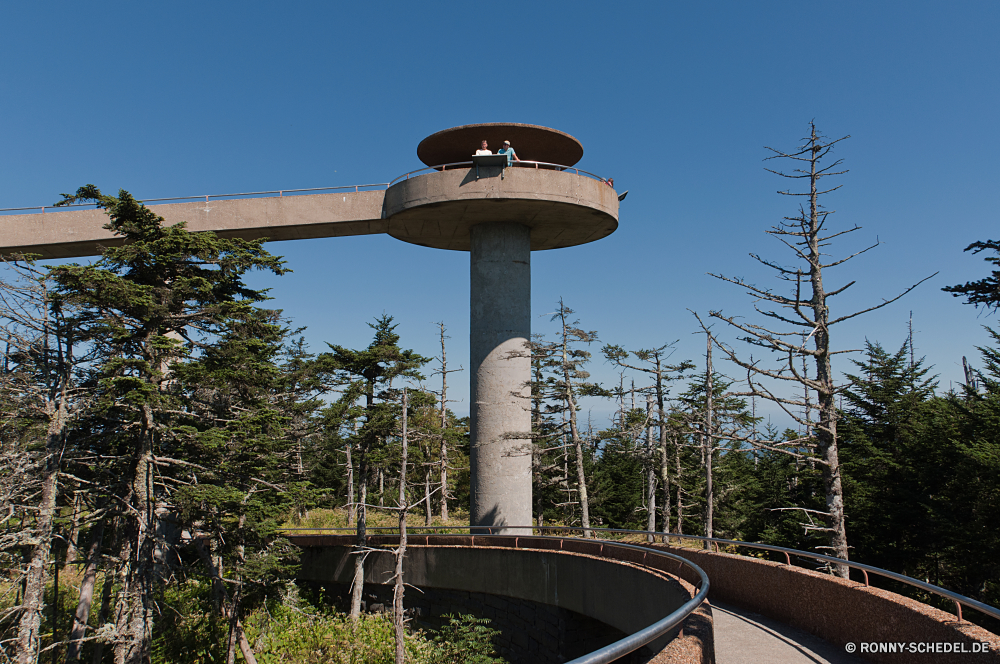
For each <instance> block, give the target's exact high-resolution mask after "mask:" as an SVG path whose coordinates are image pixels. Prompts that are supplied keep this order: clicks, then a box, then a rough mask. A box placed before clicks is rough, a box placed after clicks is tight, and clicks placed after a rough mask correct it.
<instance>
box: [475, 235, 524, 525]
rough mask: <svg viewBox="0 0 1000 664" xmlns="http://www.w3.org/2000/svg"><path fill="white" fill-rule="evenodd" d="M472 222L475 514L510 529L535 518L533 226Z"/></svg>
mask: <svg viewBox="0 0 1000 664" xmlns="http://www.w3.org/2000/svg"><path fill="white" fill-rule="evenodd" d="M470 230H471V265H472V271H471V277H472V279H471V295H472V297H471V307H470V319H471V321H470V322H471V325H470V334H469V353H470V356H471V357H470V360H471V363H472V375H471V383H472V385H471V393H472V404H471V420H472V431H471V434H472V445H471V459H470V463H471V469H470V470H471V475H472V478H471V492H472V500H471V503H472V504H471V506H470V520H471V524H472V525H473V526H493V527H494V528H499V530H496V529H494V530H493V532H494V533H496V532H503V533H513V532H514V531H513V530H511V529H509V528H505V527H506V526H529V525H530V524H531V438H530V436H529V435H528V434H530V432H531V400H530V397H531V389H530V386H529V381H530V380H531V352H530V350H529V348H528V345H527V344H528V341H529V340H530V339H531V229H529V228H528V227H527V226H522V225H520V224H514V223H486V224H477V225H475V226H473V227H472V228H471V229H470ZM528 533H529V534H530V531H528Z"/></svg>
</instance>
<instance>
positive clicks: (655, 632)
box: [283, 526, 709, 664]
mask: <svg viewBox="0 0 1000 664" xmlns="http://www.w3.org/2000/svg"><path fill="white" fill-rule="evenodd" d="M407 529H408V530H434V528H433V527H409V526H408V527H407ZM437 529H438V530H441V528H437ZM476 529H477V530H480V529H481V528H476ZM283 530H285V531H294V530H309V531H323V532H327V531H345V530H346V531H353V529H351V528H284V529H283ZM368 530H372V531H375V530H378V531H382V530H396V528H378V527H376V528H369V529H368ZM470 530H471V528H470ZM435 536H436V537H466V535H459V534H455V533H441V534H436V535H435ZM494 537H495V538H503V539H510V536H509V535H494V534H492V533H491V534H478V533H477V534H475V535H474V536H473V546H475V541H476V540H477V539H479V538H485V539H487V540H489V539H490V538H494ZM541 539H551V540H559V539H566V538H562V537H542V538H541ZM574 539H575V538H574ZM601 543H602V544H604V545H609V544H610V545H611V546H612V547H616V548H622V549H634V550H636V551H642V552H643V554H644V556H648V555H649V554H653V555H654V556H660V557H662V558H668V559H670V560H673V561H675V562H678V563H681V564H682V565H686V566H687V567H689V568H690V569H692V570H693V571H694V572H695V573H696V574H697V575H698V578H699V585H698V587H697V592H696V593H695V595H694V597H692V598H691V599H689V600H688V601H687V602H685V603H684V604H682V605H681V606H680V607H679V608H677V609H675V610H674V611H673V612H672V613H670V614H669V615H667V616H666V617H664V618H662V619H660V620H658V621H657V622H655V623H653V624H652V625H649V626H648V627H645V628H643V629H641V630H639V631H638V632H635V633H633V634H630V635H628V636H626V637H625V638H624V639H620V640H618V641H615V642H614V643H611V644H609V645H607V646H604V647H603V648H600V649H598V650H594V651H593V652H590V653H587V654H586V655H583V656H582V657H577V658H576V659H573V660H570V661H569V662H567V664H608V663H609V662H613V661H615V660H616V659H619V658H620V657H624V656H625V655H627V654H629V653H630V652H633V651H635V650H638V649H639V648H642V647H643V646H645V645H647V644H649V643H652V642H653V641H655V640H656V639H658V638H660V637H661V636H663V635H665V634H667V633H668V632H670V630H672V629H674V628H675V627H677V626H678V625H680V624H681V623H682V622H684V620H686V619H687V617H688V616H690V615H691V614H692V613H694V611H695V610H696V609H697V608H698V607H699V606H701V605H702V603H703V602H704V601H705V599H706V598H707V597H708V589H709V579H708V575H707V574H705V571H704V570H703V569H702V568H700V567H698V565H696V564H694V563H693V562H691V561H690V560H687V559H686V558H684V557H682V556H678V555H676V554H673V553H670V552H668V551H658V550H656V549H650V548H648V547H644V546H637V545H635V544H628V543H625V542H615V541H602V542H601Z"/></svg>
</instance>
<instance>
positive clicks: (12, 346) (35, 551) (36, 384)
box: [0, 257, 100, 664]
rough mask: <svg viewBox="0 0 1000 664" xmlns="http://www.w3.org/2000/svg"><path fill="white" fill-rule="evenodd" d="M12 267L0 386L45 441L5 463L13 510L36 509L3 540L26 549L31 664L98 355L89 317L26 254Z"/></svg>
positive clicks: (21, 650) (19, 653)
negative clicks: (75, 431)
mask: <svg viewBox="0 0 1000 664" xmlns="http://www.w3.org/2000/svg"><path fill="white" fill-rule="evenodd" d="M6 265H7V267H8V268H9V269H10V271H11V273H12V274H13V279H12V280H10V281H4V282H0V322H2V326H0V343H2V344H3V345H4V347H5V348H6V353H5V357H4V368H5V371H4V374H3V380H2V384H0V389H2V391H3V393H4V400H5V401H8V400H9V401H10V403H9V404H8V406H9V407H10V408H11V409H12V411H11V413H10V414H9V416H13V417H15V418H18V419H19V420H21V423H20V424H19V425H18V426H19V427H24V428H25V429H26V430H25V431H23V434H24V435H26V436H27V438H29V439H31V438H36V439H37V440H38V442H39V443H41V442H42V440H44V444H42V445H39V447H41V451H40V452H37V453H36V452H29V451H27V450H26V449H25V450H20V451H18V452H16V453H15V454H14V455H13V456H12V457H10V458H6V459H5V462H6V461H9V462H11V463H12V464H13V466H10V465H9V464H8V463H4V464H3V465H4V466H8V468H6V469H7V470H13V467H19V469H20V472H19V473H18V474H16V475H14V476H11V477H10V478H9V479H10V480H11V484H10V485H9V486H8V487H5V490H4V491H3V493H4V494H9V498H10V499H11V507H13V506H14V503H15V502H19V503H21V504H24V503H26V502H27V501H29V500H30V501H32V502H33V506H32V511H34V512H35V517H34V524H33V527H26V528H21V529H19V531H18V532H17V533H13V534H11V535H5V536H4V537H2V538H0V548H4V549H9V548H14V547H18V546H23V547H27V549H26V550H27V563H28V565H27V569H26V570H25V572H24V577H23V587H24V592H23V597H22V601H21V603H20V616H19V620H18V629H17V639H16V641H15V645H14V656H15V659H16V661H17V662H18V663H19V664H33V663H34V662H36V661H37V659H38V655H39V645H40V640H41V623H42V614H43V612H44V609H45V582H46V573H45V569H46V567H47V565H48V563H49V561H50V558H51V557H52V555H53V541H54V538H55V536H56V517H57V514H56V509H57V507H56V505H57V500H58V497H59V486H60V476H61V474H62V473H63V469H64V465H65V463H66V456H67V454H70V450H68V449H67V448H68V446H69V444H70V441H69V432H70V428H71V425H72V422H73V420H74V419H75V418H77V417H78V416H79V415H80V413H81V412H83V411H84V410H85V409H86V408H87V406H88V405H89V403H90V400H91V397H90V393H91V391H92V389H93V385H88V384H86V380H85V379H84V377H83V373H84V372H85V371H86V370H87V369H88V367H91V366H92V365H94V363H97V362H99V359H100V358H99V354H100V351H99V350H98V349H97V348H96V347H95V346H94V345H93V344H88V331H87V329H88V323H87V321H86V320H84V318H83V316H84V314H83V313H82V312H81V310H80V309H79V308H78V307H76V306H74V305H73V303H71V302H67V301H65V300H64V299H62V298H60V297H59V296H57V295H56V294H54V293H53V290H52V289H50V284H51V282H50V279H49V277H48V276H47V275H46V273H45V272H43V271H40V270H38V269H37V268H36V267H35V266H34V265H33V264H32V263H31V262H30V261H25V260H23V258H22V257H14V258H13V259H12V260H11V261H9V262H6ZM26 423H28V424H26ZM11 514H12V512H11ZM58 562H59V561H58V560H57V561H56V565H57V566H56V573H58ZM18 581H20V579H19V580H18ZM53 611H54V610H53ZM53 615H55V612H54V613H53Z"/></svg>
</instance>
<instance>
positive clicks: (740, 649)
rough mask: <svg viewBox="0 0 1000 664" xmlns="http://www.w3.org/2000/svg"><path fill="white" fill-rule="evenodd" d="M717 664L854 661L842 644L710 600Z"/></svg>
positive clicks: (840, 663)
mask: <svg viewBox="0 0 1000 664" xmlns="http://www.w3.org/2000/svg"><path fill="white" fill-rule="evenodd" d="M712 616H713V618H714V621H715V662H716V664H759V663H760V662H769V663H771V664H855V663H859V662H861V661H862V660H860V659H857V658H856V657H852V656H850V655H848V654H847V653H846V652H845V651H844V648H843V647H840V646H834V645H832V644H830V643H827V642H826V641H824V640H822V639H820V638H818V637H816V636H813V635H812V634H809V633H808V632H804V631H802V630H801V629H796V628H794V627H789V626H788V625H785V624H783V623H780V622H778V621H777V620H772V619H770V618H765V617H764V616H762V615H760V614H758V613H753V612H752V611H747V610H745V609H740V608H738V607H735V606H732V605H730V604H720V603H719V602H714V603H713V604H712Z"/></svg>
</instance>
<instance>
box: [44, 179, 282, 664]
mask: <svg viewBox="0 0 1000 664" xmlns="http://www.w3.org/2000/svg"><path fill="white" fill-rule="evenodd" d="M79 200H89V201H93V202H95V203H96V204H97V205H98V207H100V208H103V209H104V210H105V211H106V212H107V213H108V216H109V218H110V221H109V223H108V224H107V225H106V226H105V228H107V229H108V230H110V231H112V232H113V233H114V234H115V235H116V236H118V237H120V238H121V239H122V240H123V241H124V244H123V246H120V247H112V248H108V249H105V251H104V254H103V256H102V257H101V259H100V260H98V261H97V262H96V263H94V264H91V265H67V266H61V267H57V268H55V269H54V270H53V271H52V278H53V279H54V280H55V281H56V283H57V284H58V285H59V292H60V294H61V295H62V296H64V297H66V298H71V299H73V300H74V301H76V302H79V303H80V306H81V307H84V308H86V309H87V310H88V311H89V312H91V314H92V315H93V316H94V317H95V318H96V319H97V320H98V323H99V329H100V333H101V334H102V337H103V340H104V342H105V343H106V344H107V345H108V347H109V348H110V349H111V353H112V354H113V355H114V358H115V359H113V360H112V361H110V362H108V363H107V364H106V365H105V366H104V370H103V373H102V377H101V393H100V398H101V403H100V406H99V408H100V410H101V415H102V417H103V418H104V420H105V422H107V423H108V426H109V427H113V434H114V435H113V439H114V440H113V444H114V445H115V447H116V449H117V452H118V455H119V456H120V458H121V459H122V460H123V463H121V467H120V469H119V470H120V477H121V481H120V483H119V484H118V486H117V487H115V493H116V495H117V503H118V504H119V505H120V506H121V507H123V508H124V509H123V510H122V511H121V513H120V514H119V517H118V519H119V521H120V523H121V524H122V528H123V530H122V536H121V537H120V540H121V548H120V551H119V552H118V556H119V559H120V561H121V570H120V573H119V583H120V590H119V594H118V602H117V606H116V608H115V620H114V622H115V626H116V632H117V641H116V644H115V663H116V664H139V663H140V662H144V661H146V660H147V659H148V658H149V648H150V644H151V639H152V627H153V617H154V613H155V612H154V606H153V594H154V591H155V574H154V566H155V560H154V553H155V550H156V547H157V543H156V538H155V530H156V526H157V516H156V514H157V502H158V493H159V491H160V489H159V488H158V486H157V482H156V481H155V476H156V468H157V463H158V462H157V456H158V455H159V454H160V453H161V447H162V446H163V445H164V444H166V443H168V442H169V435H168V433H169V424H168V422H167V421H168V420H169V418H170V417H171V415H170V414H169V413H171V412H172V411H174V410H175V409H176V408H177V406H178V400H177V397H176V396H175V395H174V394H173V393H172V390H171V389H170V387H171V383H170V378H169V367H170V364H171V363H172V362H175V361H177V360H178V359H179V358H183V357H184V356H186V355H188V354H190V353H192V352H194V351H196V350H197V349H200V348H202V347H203V346H204V345H205V344H206V343H210V342H211V341H210V340H211V339H212V338H213V336H214V335H216V334H218V333H219V331H220V330H221V328H222V327H223V326H224V321H225V320H226V318H227V317H228V316H230V315H232V314H233V313H234V312H235V311H236V310H239V309H241V308H244V307H245V306H246V304H247V303H255V302H260V301H262V300H263V299H264V298H265V295H264V294H263V293H261V292H259V291H256V290H253V289H250V288H248V287H247V286H246V285H245V284H244V283H243V275H244V274H246V273H247V272H248V271H250V270H254V269H261V270H268V271H271V272H273V273H275V274H281V273H283V272H284V271H285V269H284V268H283V267H282V262H281V260H280V259H278V258H275V257H273V256H271V255H270V254H268V253H267V252H266V251H264V250H263V248H262V244H263V240H252V241H249V240H239V239H222V238H219V237H217V236H215V235H214V234H211V233H190V232H188V231H187V230H186V229H185V227H184V224H183V223H181V224H176V225H174V226H164V225H163V218H162V217H159V216H157V215H156V214H154V213H153V212H152V211H150V210H149V209H148V208H146V207H145V206H143V205H142V204H141V203H140V202H138V201H136V200H135V199H134V198H132V196H131V195H129V193H128V192H126V191H124V190H122V191H120V192H119V194H118V196H117V197H111V196H106V195H104V194H102V193H101V192H100V191H99V190H98V189H97V188H96V187H94V186H93V185H87V186H85V187H81V188H80V189H79V190H78V191H77V193H76V194H75V195H73V196H69V195H64V200H63V201H62V203H70V202H75V201H79ZM112 423H115V424H114V425H112Z"/></svg>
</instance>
